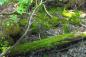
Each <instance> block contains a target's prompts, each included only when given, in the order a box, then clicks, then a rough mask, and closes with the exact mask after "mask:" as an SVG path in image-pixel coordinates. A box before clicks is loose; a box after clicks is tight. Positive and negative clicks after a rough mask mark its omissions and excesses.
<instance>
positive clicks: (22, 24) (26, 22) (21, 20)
mask: <svg viewBox="0 0 86 57" xmlns="http://www.w3.org/2000/svg"><path fill="white" fill-rule="evenodd" d="M19 24H20V25H21V26H25V25H27V24H28V20H27V19H20V20H19Z"/></svg>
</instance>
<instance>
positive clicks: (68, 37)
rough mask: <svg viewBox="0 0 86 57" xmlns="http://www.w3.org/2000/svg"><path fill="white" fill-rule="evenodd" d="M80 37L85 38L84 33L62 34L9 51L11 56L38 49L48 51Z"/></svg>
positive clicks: (20, 45) (18, 46)
mask: <svg viewBox="0 0 86 57" xmlns="http://www.w3.org/2000/svg"><path fill="white" fill-rule="evenodd" d="M80 37H84V38H85V37H86V32H82V33H70V34H63V35H58V36H52V37H50V38H45V39H42V40H37V41H33V42H31V43H24V44H19V45H17V46H16V47H15V48H13V49H12V50H11V54H12V55H14V54H20V53H26V52H30V51H35V50H39V49H48V48H52V47H54V46H55V45H61V44H66V43H69V42H71V41H72V40H74V39H79V38H80Z"/></svg>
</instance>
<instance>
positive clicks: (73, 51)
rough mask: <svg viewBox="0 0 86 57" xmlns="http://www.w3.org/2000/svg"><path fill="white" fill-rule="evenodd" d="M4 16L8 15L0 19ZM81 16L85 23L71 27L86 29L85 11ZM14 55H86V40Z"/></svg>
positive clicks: (34, 56)
mask: <svg viewBox="0 0 86 57" xmlns="http://www.w3.org/2000/svg"><path fill="white" fill-rule="evenodd" d="M1 10H2V9H1ZM8 10H9V9H8ZM11 10H12V7H11ZM11 10H9V11H11ZM12 11H13V10H12ZM1 12H5V11H1ZM0 16H1V15H0ZM3 18H6V16H5V17H2V18H0V19H3ZM81 18H82V21H83V23H84V24H82V26H80V27H79V26H73V25H70V27H71V28H72V29H73V30H77V29H78V31H86V14H85V13H83V14H82V15H81ZM0 21H1V20H0ZM58 31H59V32H60V30H53V29H52V30H49V32H50V33H51V34H58V33H59V32H58ZM34 37H35V36H34ZM34 37H33V36H32V37H31V38H34ZM37 38H38V36H37ZM33 40H34V39H33ZM14 57H86V41H85V40H84V39H83V38H82V40H80V41H78V42H74V43H71V44H67V45H64V46H61V47H60V46H57V47H54V48H52V49H51V50H45V51H37V52H32V53H31V54H29V53H27V54H22V55H15V56H14Z"/></svg>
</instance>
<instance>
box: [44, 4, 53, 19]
mask: <svg viewBox="0 0 86 57" xmlns="http://www.w3.org/2000/svg"><path fill="white" fill-rule="evenodd" d="M43 7H44V10H45V12H46V13H47V15H48V16H49V17H51V18H52V17H53V16H52V15H51V14H50V13H49V12H48V11H47V9H46V6H45V5H44V4H43Z"/></svg>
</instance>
